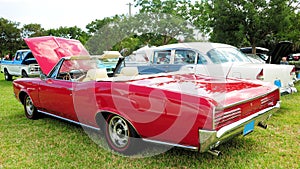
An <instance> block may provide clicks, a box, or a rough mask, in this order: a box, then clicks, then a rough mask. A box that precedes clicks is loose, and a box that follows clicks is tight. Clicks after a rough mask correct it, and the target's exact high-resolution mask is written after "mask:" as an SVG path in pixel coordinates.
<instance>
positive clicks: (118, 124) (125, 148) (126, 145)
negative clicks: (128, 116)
mask: <svg viewBox="0 0 300 169" xmlns="http://www.w3.org/2000/svg"><path fill="white" fill-rule="evenodd" d="M105 138H106V141H107V143H108V145H109V147H110V148H111V149H112V150H114V151H116V152H119V153H122V154H125V155H133V154H135V153H136V152H137V151H138V150H139V145H140V138H139V137H138V134H137V133H136V131H135V130H134V129H133V127H132V126H131V125H130V124H129V123H128V122H127V121H126V120H125V119H124V118H122V117H121V116H118V115H114V114H111V115H109V116H108V117H107V119H106V126H105Z"/></svg>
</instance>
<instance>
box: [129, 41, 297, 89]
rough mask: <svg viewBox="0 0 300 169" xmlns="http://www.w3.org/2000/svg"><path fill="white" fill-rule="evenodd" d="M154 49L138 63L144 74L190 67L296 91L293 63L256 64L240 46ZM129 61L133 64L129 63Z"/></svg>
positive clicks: (194, 45) (193, 45)
mask: <svg viewBox="0 0 300 169" xmlns="http://www.w3.org/2000/svg"><path fill="white" fill-rule="evenodd" d="M151 50H152V53H151V54H147V57H148V60H149V61H145V63H143V64H141V65H140V66H138V68H139V72H141V73H145V74H146V73H149V72H147V71H151V72H153V71H156V72H169V71H174V70H180V69H184V68H190V69H191V71H192V72H195V73H197V74H204V75H209V76H215V77H223V78H227V77H233V78H243V79H251V80H262V81H265V82H270V83H272V84H275V85H277V86H278V87H279V88H280V92H281V93H282V94H284V93H292V92H296V91H297V90H296V88H295V87H294V84H293V81H294V78H295V76H296V75H295V67H294V66H293V65H275V64H258V63H253V62H252V61H251V60H250V59H249V58H247V57H246V56H245V55H244V54H243V53H242V52H240V50H239V49H237V48H236V47H233V46H231V45H226V44H219V43H209V42H193V43H178V44H170V45H164V46H159V47H154V48H151ZM139 53H142V52H141V51H140V52H139ZM148 53H149V52H148ZM128 60H129V59H128ZM130 64H132V63H127V65H130ZM145 65H147V66H145ZM151 72H150V73H151Z"/></svg>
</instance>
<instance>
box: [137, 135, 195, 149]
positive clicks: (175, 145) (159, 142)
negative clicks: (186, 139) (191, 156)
mask: <svg viewBox="0 0 300 169" xmlns="http://www.w3.org/2000/svg"><path fill="white" fill-rule="evenodd" d="M142 140H143V141H145V142H149V143H155V144H162V145H168V146H173V147H180V148H186V149H190V150H194V151H198V147H194V146H186V145H181V144H175V143H168V142H163V141H157V140H150V139H144V138H143V139H142Z"/></svg>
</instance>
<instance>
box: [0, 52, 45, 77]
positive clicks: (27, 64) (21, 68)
mask: <svg viewBox="0 0 300 169" xmlns="http://www.w3.org/2000/svg"><path fill="white" fill-rule="evenodd" d="M0 66H1V69H0V70H1V73H4V78H5V80H7V81H11V80H12V77H13V76H21V77H29V76H39V75H40V66H39V65H38V63H37V61H36V60H35V58H34V56H33V55H32V52H31V51H30V50H29V49H24V50H18V51H17V52H16V54H15V56H14V58H13V60H1V62H0Z"/></svg>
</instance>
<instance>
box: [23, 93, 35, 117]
mask: <svg viewBox="0 0 300 169" xmlns="http://www.w3.org/2000/svg"><path fill="white" fill-rule="evenodd" d="M25 106H26V111H27V114H28V115H29V116H32V115H33V110H34V106H33V104H32V101H31V99H30V98H29V97H27V98H26V101H25Z"/></svg>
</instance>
